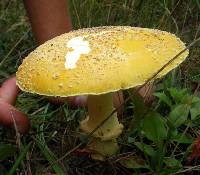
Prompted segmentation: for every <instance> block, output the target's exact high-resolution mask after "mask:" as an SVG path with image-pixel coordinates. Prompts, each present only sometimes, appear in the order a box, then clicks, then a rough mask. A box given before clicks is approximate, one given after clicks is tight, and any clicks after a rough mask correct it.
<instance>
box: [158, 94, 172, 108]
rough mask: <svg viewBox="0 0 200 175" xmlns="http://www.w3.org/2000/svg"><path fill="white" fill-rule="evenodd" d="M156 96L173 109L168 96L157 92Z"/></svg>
mask: <svg viewBox="0 0 200 175" xmlns="http://www.w3.org/2000/svg"><path fill="white" fill-rule="evenodd" d="M154 96H156V97H158V98H159V100H160V101H162V102H164V103H166V104H167V105H168V106H169V107H172V102H171V99H170V98H169V97H168V96H167V95H166V94H164V93H161V92H157V93H154Z"/></svg>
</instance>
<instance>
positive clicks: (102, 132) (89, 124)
mask: <svg viewBox="0 0 200 175" xmlns="http://www.w3.org/2000/svg"><path fill="white" fill-rule="evenodd" d="M113 110H114V107H113V96H112V93H108V94H103V95H90V96H89V97H88V112H89V116H88V117H87V118H86V119H85V120H83V121H81V123H80V128H81V129H82V130H83V131H84V132H86V133H90V132H91V131H93V130H94V129H95V128H97V127H98V126H99V125H100V124H101V122H102V121H103V120H105V119H106V118H107V117H108V116H109V115H110V114H111V112H112V111H113ZM122 129H123V125H122V124H120V123H119V121H118V118H117V114H116V113H114V114H113V115H112V116H111V117H110V118H109V119H108V120H107V121H106V122H105V123H104V124H102V125H101V126H100V127H99V128H98V129H97V130H96V132H95V133H94V134H93V137H95V138H94V139H93V141H92V143H91V144H90V145H89V146H88V147H89V148H92V149H94V150H95V151H97V152H99V150H102V151H101V154H104V151H103V150H105V155H110V154H111V155H112V154H114V153H115V152H116V151H117V148H118V146H117V144H116V138H117V137H118V136H119V135H120V134H121V132H122ZM111 145H112V146H111ZM110 147H113V150H110V151H109V153H107V152H108V151H107V150H109V149H110ZM101 148H102V149H101ZM105 155H104V156H105Z"/></svg>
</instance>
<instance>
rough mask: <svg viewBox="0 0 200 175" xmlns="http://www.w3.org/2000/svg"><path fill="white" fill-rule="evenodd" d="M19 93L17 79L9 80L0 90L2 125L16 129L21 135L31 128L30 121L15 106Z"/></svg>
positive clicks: (0, 117)
mask: <svg viewBox="0 0 200 175" xmlns="http://www.w3.org/2000/svg"><path fill="white" fill-rule="evenodd" d="M18 93H19V89H18V87H17V86H16V79H15V77H12V78H9V79H8V80H6V81H5V82H4V83H3V84H2V86H1V88H0V125H3V126H6V127H12V128H15V129H16V131H17V132H19V133H26V132H27V131H28V130H29V128H30V124H29V121H28V119H27V117H26V116H25V115H24V114H23V113H21V112H19V111H18V110H17V109H16V108H15V107H14V106H13V105H14V104H15V101H16V98H17V95H18Z"/></svg>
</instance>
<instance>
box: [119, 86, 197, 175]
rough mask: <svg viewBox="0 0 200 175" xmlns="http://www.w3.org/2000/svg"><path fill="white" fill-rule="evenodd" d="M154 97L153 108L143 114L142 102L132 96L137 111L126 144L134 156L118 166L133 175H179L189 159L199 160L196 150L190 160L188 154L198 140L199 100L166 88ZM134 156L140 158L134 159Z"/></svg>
mask: <svg viewBox="0 0 200 175" xmlns="http://www.w3.org/2000/svg"><path fill="white" fill-rule="evenodd" d="M154 96H155V97H157V99H158V102H157V104H156V108H155V109H148V110H146V111H145V110H144V107H143V106H144V104H143V99H142V98H138V97H139V96H138V94H136V93H134V94H132V98H133V100H134V99H137V102H136V103H135V102H134V107H135V109H140V111H138V110H137V111H136V113H134V117H133V120H134V122H135V120H137V125H134V126H131V127H130V131H129V137H128V142H129V144H130V146H133V147H134V148H135V150H136V156H134V157H130V158H129V159H126V161H124V160H123V163H122V164H123V165H124V166H126V167H128V168H132V169H134V171H135V172H137V173H142V172H149V171H150V172H152V173H157V174H171V173H175V172H177V171H180V172H181V171H182V170H184V165H186V163H188V162H190V163H191V160H189V159H191V158H192V159H193V158H197V157H198V156H199V152H198V150H194V151H193V154H192V157H191V156H190V153H191V151H192V143H193V141H194V140H195V138H196V137H198V134H197V133H196V132H195V130H196V129H195V127H198V123H199V119H200V98H199V97H197V96H195V95H194V94H189V92H188V90H187V89H176V88H167V89H165V90H163V91H162V92H156V93H154ZM138 100H139V102H138ZM136 105H139V106H136ZM141 106H142V107H141ZM136 126H137V127H136ZM195 148H196V147H194V146H193V149H195ZM138 153H140V154H142V156H137V155H138ZM195 153H196V154H197V155H196V156H195V155H194V154H195ZM145 169H146V170H145Z"/></svg>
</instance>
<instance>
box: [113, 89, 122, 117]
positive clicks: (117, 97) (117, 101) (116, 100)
mask: <svg viewBox="0 0 200 175" xmlns="http://www.w3.org/2000/svg"><path fill="white" fill-rule="evenodd" d="M123 103H124V98H123V93H122V91H118V92H115V93H114V94H113V104H114V107H115V108H117V114H118V116H120V115H122V113H123V111H124V106H123V105H122V104H123Z"/></svg>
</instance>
